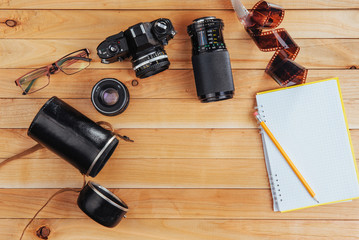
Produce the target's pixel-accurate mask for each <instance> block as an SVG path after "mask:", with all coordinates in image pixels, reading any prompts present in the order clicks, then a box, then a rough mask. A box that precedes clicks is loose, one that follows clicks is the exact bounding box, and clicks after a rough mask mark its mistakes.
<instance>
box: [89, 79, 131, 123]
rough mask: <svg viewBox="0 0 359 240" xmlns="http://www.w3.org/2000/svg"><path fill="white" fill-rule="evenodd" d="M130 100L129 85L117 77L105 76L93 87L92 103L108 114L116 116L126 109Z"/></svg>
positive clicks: (97, 108)
mask: <svg viewBox="0 0 359 240" xmlns="http://www.w3.org/2000/svg"><path fill="white" fill-rule="evenodd" d="M129 100H130V94H129V92H128V89H127V87H126V86H125V85H124V84H123V83H122V82H120V81H118V80H117V79H115V78H104V79H102V80H100V81H99V82H98V83H96V84H95V86H94V87H93V88H92V92H91V101H92V104H93V105H94V107H95V108H96V110H97V111H99V112H100V113H102V114H104V115H107V116H115V115H118V114H120V113H122V112H123V111H125V110H126V108H127V106H128V103H129Z"/></svg>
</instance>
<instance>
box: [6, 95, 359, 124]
mask: <svg viewBox="0 0 359 240" xmlns="http://www.w3.org/2000/svg"><path fill="white" fill-rule="evenodd" d="M65 101H66V102H67V103H68V104H70V105H71V106H73V107H74V108H76V109H78V110H79V111H80V112H82V113H83V114H84V115H86V116H88V117H89V118H91V119H93V120H94V121H100V120H101V121H102V120H103V121H108V122H114V120H115V119H116V121H115V122H114V126H116V127H120V128H216V127H219V128H234V127H251V128H253V127H257V125H256V122H255V119H254V117H252V115H251V114H250V112H251V111H252V112H253V111H254V110H253V107H254V105H255V103H254V100H253V99H238V100H233V99H232V100H229V101H220V102H215V103H212V104H201V103H200V102H199V101H198V100H197V99H133V100H131V103H130V105H129V106H128V108H127V109H126V111H125V112H124V113H123V114H121V116H118V117H116V118H114V117H106V116H103V115H102V114H100V113H99V112H97V111H96V109H95V108H94V107H93V106H92V103H91V100H90V99H66V100H65ZM45 102H46V100H45V99H32V100H31V101H29V100H28V99H0V112H2V113H7V114H6V115H3V116H2V117H1V118H0V126H1V128H26V127H28V126H29V125H30V123H31V121H32V120H33V118H34V117H35V115H36V113H37V112H38V111H39V109H40V108H41V106H42V105H43V104H44V103H45ZM355 103H356V101H355V102H353V104H354V105H355ZM354 109H355V108H354ZM354 109H353V110H354ZM357 111H358V114H355V113H354V114H352V116H358V115H359V109H358V110H357ZM357 111H355V110H354V112H357ZM214 112H215V113H216V114H213V113H214ZM351 119H355V118H354V117H353V118H351ZM358 126H359V120H358Z"/></svg>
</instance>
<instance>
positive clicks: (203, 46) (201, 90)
mask: <svg viewBox="0 0 359 240" xmlns="http://www.w3.org/2000/svg"><path fill="white" fill-rule="evenodd" d="M223 27H224V24H223V21H222V19H219V18H216V17H204V18H198V19H195V20H193V23H192V24H191V25H189V26H188V27H187V32H188V35H189V36H190V37H191V41H192V65H193V71H194V77H195V81H196V89H197V96H198V98H199V99H200V100H201V102H214V101H220V100H225V99H230V98H232V97H233V95H234V85H233V76H232V69H231V62H230V59H229V53H228V51H227V48H226V45H225V43H224V40H223V34H222V30H223Z"/></svg>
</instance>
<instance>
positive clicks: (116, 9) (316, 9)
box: [0, 0, 359, 240]
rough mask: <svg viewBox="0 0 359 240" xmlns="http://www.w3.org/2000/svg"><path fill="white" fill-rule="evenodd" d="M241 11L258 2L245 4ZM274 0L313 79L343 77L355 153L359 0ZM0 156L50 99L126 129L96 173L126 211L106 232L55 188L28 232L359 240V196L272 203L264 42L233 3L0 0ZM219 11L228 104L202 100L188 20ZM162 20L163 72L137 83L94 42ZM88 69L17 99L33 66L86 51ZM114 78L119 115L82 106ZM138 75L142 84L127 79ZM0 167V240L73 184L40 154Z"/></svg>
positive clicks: (73, 176)
mask: <svg viewBox="0 0 359 240" xmlns="http://www.w3.org/2000/svg"><path fill="white" fill-rule="evenodd" d="M243 2H244V4H245V5H246V6H247V7H248V8H250V7H252V6H253V5H254V4H255V2H256V0H244V1H243ZM274 3H277V4H280V5H282V6H283V7H284V8H285V9H286V15H285V18H284V21H283V23H282V24H281V27H285V28H286V29H287V30H288V32H289V33H290V34H291V36H292V37H293V38H294V39H295V40H296V42H297V43H298V44H299V45H300V47H301V51H300V53H299V55H298V57H297V62H298V63H300V64H302V65H303V66H306V67H307V68H309V75H308V81H309V82H310V81H314V80H319V79H325V78H329V77H335V76H338V77H339V78H340V83H341V87H342V92H343V97H344V102H345V108H346V111H347V114H348V121H349V125H350V131H351V135H352V139H353V143H354V149H355V151H356V154H357V156H359V152H358V151H359V108H358V104H359V98H358V91H359V81H358V80H359V79H358V73H359V71H358V70H356V67H359V24H358V21H359V1H355V0H342V1H338V0H331V1H326V0H311V1H299V0H295V1H294V0H293V1H285V0H276V1H274ZM0 9H1V10H0V22H4V21H6V20H8V19H12V20H15V21H16V22H17V26H15V27H13V28H12V27H8V26H6V25H5V24H3V23H1V24H0V38H1V39H0V56H1V58H0V158H1V159H5V158H7V157H10V156H12V155H14V154H16V153H19V152H21V151H22V150H24V149H26V148H28V147H31V146H33V145H34V144H35V142H34V141H33V140H32V139H30V138H29V137H28V136H27V135H26V131H27V128H28V126H29V124H30V122H31V121H32V119H33V117H34V116H35V114H36V113H37V111H38V110H39V108H40V107H41V106H42V105H43V104H44V103H45V102H46V100H47V99H48V98H50V97H52V96H54V95H56V96H58V97H59V98H62V99H64V100H65V101H66V102H68V103H70V104H71V105H73V106H74V107H75V108H77V109H78V110H79V111H81V112H82V113H84V114H85V115H87V116H88V117H90V118H91V119H93V120H96V121H99V120H104V121H108V122H110V123H112V124H113V125H114V126H115V127H116V128H120V129H121V133H123V134H125V135H128V136H130V137H131V138H133V139H135V142H134V143H127V142H121V143H120V145H119V147H118V148H117V150H116V152H115V153H114V155H113V157H112V158H111V159H110V160H109V162H108V163H107V165H106V166H105V167H104V169H103V170H102V172H101V173H100V174H99V175H98V176H97V177H96V179H95V181H96V182H98V183H100V184H102V185H103V186H105V187H108V188H110V189H111V190H113V191H114V192H115V193H116V194H117V195H118V196H119V197H120V198H122V199H123V200H124V201H125V202H126V203H127V204H128V205H129V208H130V211H129V212H128V214H127V219H124V220H123V221H122V222H121V223H120V225H118V226H117V227H115V228H113V229H108V228H105V227H102V226H101V225H99V224H97V223H95V222H93V221H92V220H91V219H89V218H88V217H87V216H86V215H85V214H84V213H83V212H82V211H81V210H80V209H79V208H78V207H77V205H76V199H77V194H76V193H64V194H62V195H59V196H57V197H56V198H55V199H54V200H53V201H52V202H51V203H50V204H49V205H48V206H47V207H46V208H45V209H44V210H43V211H42V212H41V213H40V215H39V216H38V218H37V219H36V220H35V221H34V223H33V224H32V225H31V226H30V227H29V229H28V230H27V231H26V234H25V237H24V239H26V240H27V239H39V238H37V237H36V234H35V232H36V230H37V229H38V228H39V227H41V226H44V225H45V226H47V227H48V228H49V229H50V231H51V233H50V237H49V239H50V240H60V239H61V240H75V239H76V240H79V239H84V240H95V239H96V240H103V239H106V240H112V239H113V240H115V239H116V240H117V239H122V240H135V239H136V240H139V239H141V240H145V239H146V240H147V239H151V240H167V239H175V240H183V239H186V240H187V239H188V240H192V239H193V240H194V239H196V240H199V239H203V240H214V239H216V240H217V239H220V240H238V239H311V240H312V239H359V201H358V200H355V201H352V202H347V203H340V204H334V205H327V206H320V207H315V208H310V209H305V210H300V211H294V212H290V213H274V212H273V210H272V204H273V203H272V199H271V194H270V190H269V183H268V179H267V174H266V170H265V163H264V158H263V150H262V143H261V140H260V135H259V133H258V129H257V125H256V122H255V121H254V119H253V117H252V115H251V113H252V111H253V107H254V105H255V101H254V96H255V93H256V92H258V91H261V90H268V89H273V88H278V87H279V86H278V85H277V84H276V83H275V82H274V80H272V79H271V78H270V77H268V76H266V75H265V73H264V68H265V66H266V64H267V63H268V61H269V59H270V58H271V56H272V55H273V52H269V53H264V52H260V51H259V50H258V49H257V47H256V46H255V44H254V43H253V42H252V40H251V39H250V38H249V37H248V35H247V33H246V32H245V31H244V29H243V27H242V26H241V24H240V23H239V22H238V20H237V18H236V16H235V14H234V12H233V10H232V8H231V3H230V1H229V0H196V1H194V0H181V1H177V0H152V1H144V0H133V1H130V0H127V1H125V0H82V1H80V0H78V1H76V0H62V1H58V0H36V1H35V0H34V1H29V0H1V1H0ZM208 15H214V16H216V17H218V18H222V19H223V20H224V23H225V29H224V36H225V42H226V43H227V46H228V51H229V53H230V55H231V60H232V68H233V74H234V79H235V87H236V94H235V97H234V98H233V99H232V100H227V101H221V102H215V103H209V104H202V103H200V102H199V101H198V100H197V97H196V93H195V84H194V79H193V73H192V68H191V67H192V65H191V43H190V40H189V37H188V36H187V34H186V26H187V25H188V24H190V23H191V21H192V20H193V19H195V18H198V17H203V16H208ZM159 17H166V18H170V19H171V20H172V21H173V23H174V26H175V28H176V30H177V31H178V34H177V35H176V36H175V38H174V40H171V41H170V43H169V45H168V46H167V47H166V50H167V52H168V55H169V59H170V61H171V67H170V70H167V71H165V72H163V73H161V74H158V75H156V76H153V77H150V78H147V79H136V77H135V74H134V72H133V70H131V63H130V62H129V61H126V62H122V63H119V62H118V63H113V64H109V65H105V64H101V63H100V61H99V58H98V57H97V55H96V47H97V45H98V44H99V43H100V42H101V41H102V40H103V39H105V38H106V37H107V36H110V35H112V34H115V33H117V32H119V31H121V30H125V29H127V28H128V27H129V26H131V25H133V24H136V23H138V22H145V21H152V20H154V19H157V18H159ZM85 47H87V48H89V49H90V51H91V52H92V55H91V56H92V58H93V62H92V63H91V66H90V67H89V68H88V69H86V70H84V71H82V72H80V73H78V74H76V75H72V76H67V75H65V74H62V73H58V74H56V75H53V76H51V83H50V85H49V86H48V87H47V88H45V89H43V90H42V91H40V92H38V93H35V94H32V95H29V96H23V95H21V92H20V89H18V87H16V86H15V85H14V80H15V79H16V78H18V77H19V76H20V75H22V74H24V73H26V72H28V71H29V70H30V69H32V68H36V67H41V66H43V65H47V64H49V63H51V62H54V61H55V60H57V59H58V58H60V57H62V56H63V55H66V54H68V53H70V52H72V51H75V50H77V49H81V48H85ZM104 77H114V78H118V79H119V80H121V81H122V82H124V83H125V84H126V86H127V87H128V88H129V91H130V95H131V100H130V105H129V107H128V109H127V110H126V111H125V112H124V113H123V114H121V115H119V116H116V117H105V116H102V115H101V114H99V113H98V112H97V111H96V110H95V109H94V107H93V106H92V104H91V101H90V92H91V89H92V87H93V85H94V84H95V83H96V82H97V81H99V80H100V79H102V78H104ZM133 80H138V82H139V84H138V85H137V86H133V85H132V81H133ZM0 171H1V173H0V188H1V189H0V239H1V240H3V239H4V240H5V239H6V240H10V239H11V240H16V239H18V238H19V236H20V234H21V231H22V229H23V227H24V226H25V225H26V223H27V222H28V221H29V219H30V218H31V217H32V216H33V215H34V213H35V212H36V211H37V210H38V209H39V208H40V207H41V206H42V205H43V204H44V203H45V202H46V200H47V198H48V197H49V196H50V195H51V194H53V193H54V192H55V191H57V190H58V189H59V188H65V187H76V188H80V187H81V184H82V179H81V175H80V174H79V173H78V171H77V170H76V169H75V168H73V167H72V166H70V165H69V164H68V163H66V162H65V161H63V160H61V159H60V158H58V157H57V156H55V155H54V154H53V153H51V152H49V151H48V150H40V151H38V152H36V153H34V154H31V155H29V156H27V157H26V158H23V159H21V160H17V161H14V162H12V163H9V164H8V165H6V166H4V167H3V168H2V169H1V170H0Z"/></svg>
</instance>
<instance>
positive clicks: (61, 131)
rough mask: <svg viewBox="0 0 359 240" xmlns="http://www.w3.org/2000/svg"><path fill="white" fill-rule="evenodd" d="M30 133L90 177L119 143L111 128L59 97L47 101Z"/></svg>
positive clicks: (35, 119) (99, 169) (29, 130)
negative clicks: (94, 120) (95, 120)
mask: <svg viewBox="0 0 359 240" xmlns="http://www.w3.org/2000/svg"><path fill="white" fill-rule="evenodd" d="M27 134H28V135H29V136H30V137H31V138H32V139H34V140H35V141H37V142H38V143H40V144H41V145H43V146H44V147H46V148H48V149H49V150H50V151H52V152H54V153H55V154H57V155H58V156H60V157H62V158H63V159H65V160H66V161H67V162H69V163H71V164H72V165H73V166H74V167H76V168H77V169H78V170H80V172H81V173H82V174H86V175H87V176H91V177H95V176H96V175H97V174H98V173H99V172H100V171H101V169H102V168H103V167H104V165H105V164H106V162H107V160H108V159H109V158H110V157H111V155H112V153H113V152H114V150H115V149H116V147H117V145H118V140H117V138H116V136H115V135H114V134H113V133H112V132H111V131H109V130H106V129H104V128H102V127H101V126H99V125H97V124H96V123H95V122H93V121H92V120H91V119H89V118H87V117H86V116H84V115H83V114H82V113H80V112H79V111H77V110H76V109H74V108H73V107H71V106H70V105H68V104H67V103H65V102H64V101H62V100H61V99H59V98H57V97H52V98H50V99H49V100H48V101H47V102H46V103H45V104H44V106H43V107H42V108H41V109H40V111H39V112H38V114H37V115H36V116H35V118H34V120H33V121H32V123H31V125H30V127H29V129H28V132H27Z"/></svg>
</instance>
